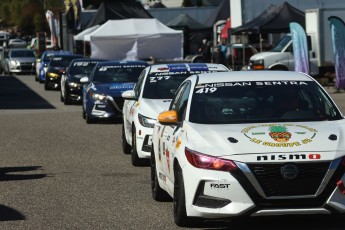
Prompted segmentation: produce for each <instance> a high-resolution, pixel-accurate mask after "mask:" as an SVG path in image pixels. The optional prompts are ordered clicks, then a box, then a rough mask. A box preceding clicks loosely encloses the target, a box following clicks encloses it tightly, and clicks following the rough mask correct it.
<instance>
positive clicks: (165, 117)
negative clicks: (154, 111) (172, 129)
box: [158, 110, 178, 125]
mask: <svg viewBox="0 0 345 230" xmlns="http://www.w3.org/2000/svg"><path fill="white" fill-rule="evenodd" d="M177 121H178V119H177V112H176V110H169V111H164V112H161V113H160V114H159V115H158V122H159V123H161V124H162V125H174V124H176V123H177Z"/></svg>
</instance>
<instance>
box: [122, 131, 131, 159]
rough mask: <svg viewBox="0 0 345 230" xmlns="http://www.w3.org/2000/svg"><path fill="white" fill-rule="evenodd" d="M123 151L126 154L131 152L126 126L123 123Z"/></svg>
mask: <svg viewBox="0 0 345 230" xmlns="http://www.w3.org/2000/svg"><path fill="white" fill-rule="evenodd" d="M122 151H123V153H124V154H131V146H130V145H129V144H128V143H127V140H126V134H125V126H124V124H122Z"/></svg>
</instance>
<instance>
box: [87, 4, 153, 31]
mask: <svg viewBox="0 0 345 230" xmlns="http://www.w3.org/2000/svg"><path fill="white" fill-rule="evenodd" d="M127 18H153V17H152V15H151V14H150V13H149V12H148V11H146V10H145V8H144V7H143V5H142V4H141V3H140V2H138V1H129V0H117V1H113V0H103V2H102V3H101V5H100V6H99V8H98V10H97V13H96V14H95V15H94V17H93V18H92V19H91V21H90V22H89V24H88V25H87V28H89V27H92V26H94V25H101V24H103V23H105V22H106V21H108V20H117V19H127Z"/></svg>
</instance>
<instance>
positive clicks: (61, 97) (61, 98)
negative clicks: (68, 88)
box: [60, 91, 65, 103]
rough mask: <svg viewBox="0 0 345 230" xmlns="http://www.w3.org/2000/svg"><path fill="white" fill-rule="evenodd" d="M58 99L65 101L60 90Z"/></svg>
mask: <svg viewBox="0 0 345 230" xmlns="http://www.w3.org/2000/svg"><path fill="white" fill-rule="evenodd" d="M60 101H61V102H63V103H65V98H64V97H63V96H62V91H60Z"/></svg>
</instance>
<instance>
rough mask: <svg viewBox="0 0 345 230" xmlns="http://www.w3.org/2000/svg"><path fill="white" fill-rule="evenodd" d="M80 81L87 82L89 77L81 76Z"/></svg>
mask: <svg viewBox="0 0 345 230" xmlns="http://www.w3.org/2000/svg"><path fill="white" fill-rule="evenodd" d="M80 83H89V78H88V77H82V78H81V79H80Z"/></svg>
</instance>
